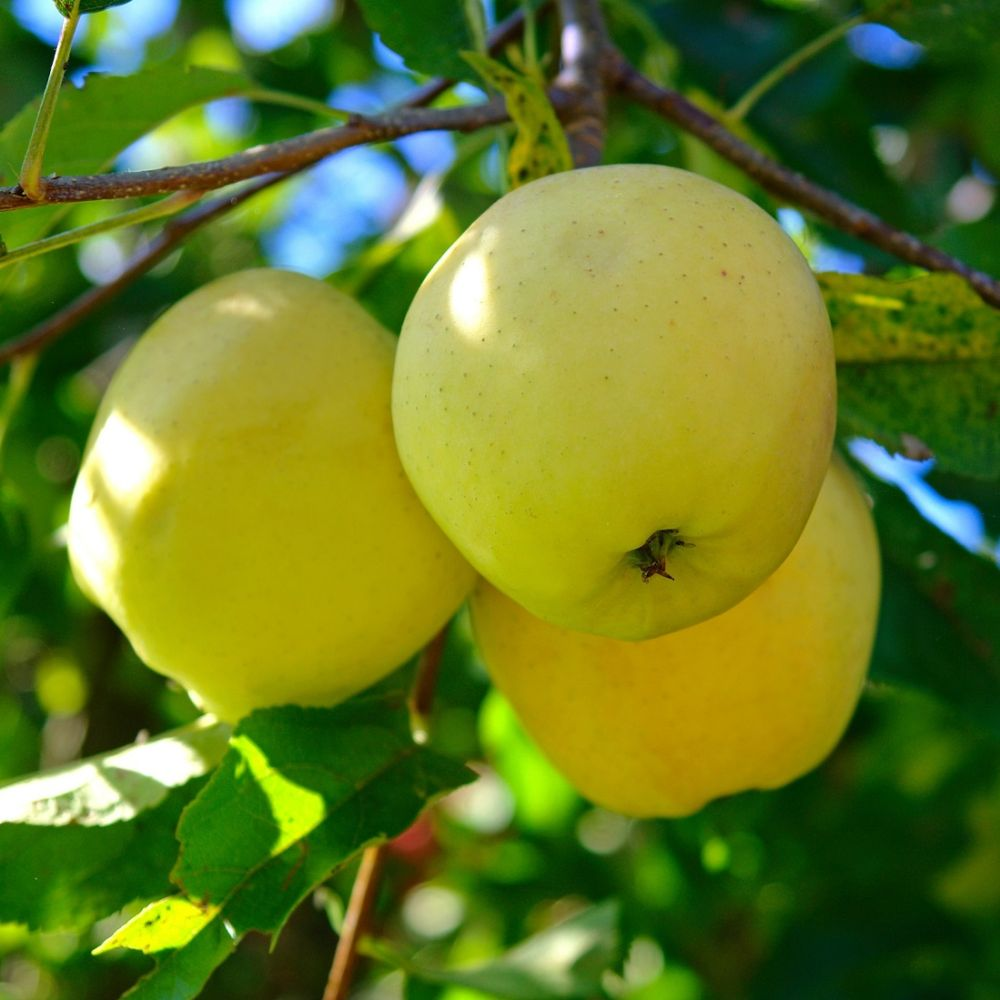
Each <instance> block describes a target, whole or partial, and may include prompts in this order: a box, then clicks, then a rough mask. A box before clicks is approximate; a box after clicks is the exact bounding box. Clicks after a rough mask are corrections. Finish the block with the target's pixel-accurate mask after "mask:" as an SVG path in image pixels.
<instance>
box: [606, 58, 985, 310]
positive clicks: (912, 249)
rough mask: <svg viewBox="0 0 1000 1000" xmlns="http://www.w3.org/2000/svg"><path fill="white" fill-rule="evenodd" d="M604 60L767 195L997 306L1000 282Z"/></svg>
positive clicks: (633, 90) (624, 66)
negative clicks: (951, 277)
mask: <svg viewBox="0 0 1000 1000" xmlns="http://www.w3.org/2000/svg"><path fill="white" fill-rule="evenodd" d="M608 61H609V64H610V72H611V74H612V76H613V78H614V79H615V80H617V82H618V85H619V86H620V87H621V89H622V90H623V91H624V92H625V93H626V94H628V95H629V96H630V97H632V98H633V99H634V100H636V101H638V102H639V103H640V104H644V105H645V106H646V107H648V108H650V109H651V110H652V111H655V112H656V113H657V114H658V115H660V116H661V117H663V118H665V119H667V120H668V121H670V122H673V123H674V124H675V125H677V126H679V127H680V128H682V129H684V131H685V132H690V133H691V134H692V135H694V136H696V137H697V138H699V139H701V141H702V142H704V143H705V144H706V145H708V146H711V148H712V149H714V150H715V151H716V152H717V153H718V154H719V155H720V156H722V157H724V158H725V159H727V160H729V161H730V162H731V163H734V164H735V165H736V166H738V167H739V168H740V169H741V170H742V171H743V172H744V173H746V174H748V175H749V176H750V177H752V178H753V179H754V180H756V181H757V183H758V184H760V186H761V187H763V188H765V189H766V190H768V191H770V192H771V193H772V194H775V195H778V196H779V197H781V198H783V199H785V200H787V201H789V202H790V203H792V204H794V205H798V206H799V207H800V208H804V209H807V210H808V211H810V212H812V213H813V214H814V215H816V216H818V217H819V218H821V219H825V220H826V221H827V222H829V223H831V224H832V225H834V226H836V227H837V228H838V229H840V230H842V231H844V232H846V233H850V234H851V235H852V236H856V237H858V239H861V240H864V241H865V242H867V243H870V244H871V245H872V246H875V247H878V248H879V249H880V250H885V251H886V252H887V253H890V254H893V255H894V256H896V257H898V258H899V259H900V260H905V261H907V262H908V263H910V264H916V265H917V266H918V267H923V268H926V269H927V270H928V271H951V272H953V273H955V274H958V275H961V276H962V277H963V278H965V280H966V281H968V283H969V284H970V285H971V287H972V288H973V289H974V290H975V291H976V292H977V293H978V294H979V296H980V297H981V298H982V299H983V301H984V302H988V303H989V304H990V305H991V306H996V307H998V308H1000V281H997V279H996V278H994V277H992V276H991V275H989V274H986V273H984V272H983V271H977V270H976V269H975V268H972V267H970V266H969V265H968V264H966V263H964V261H961V260H958V258H956V257H952V256H951V255H950V254H947V253H945V252H944V251H943V250H938V249H937V247H932V246H930V245H928V244H927V243H924V242H923V241H922V240H919V239H917V237H916V236H913V235H912V234H911V233H907V232H905V231H903V230H901V229H897V228H896V227H895V226H892V225H890V224H889V223H887V222H885V221H884V220H882V219H880V218H879V217H878V216H877V215H875V214H874V213H872V212H869V211H867V210H866V209H863V208H861V207H860V206H858V205H855V204H854V203H853V202H851V201H848V200H847V199H846V198H842V197H841V196H840V195H838V194H836V193H834V192H833V191H830V190H828V189H827V188H824V187H820V185H818V184H815V183H813V182H812V181H810V180H808V179H807V178H805V177H803V176H802V175H801V174H798V173H796V172H795V171H793V170H789V169H788V168H787V167H783V166H781V164H780V163H778V162H777V161H775V160H772V159H771V158H770V157H769V156H766V155H765V154H764V153H762V152H760V150H758V149H754V148H753V146H750V145H748V144H747V143H745V142H743V140H742V139H738V138H737V137H736V136H735V135H733V133H732V132H730V131H729V130H728V129H727V128H726V127H725V126H724V125H723V124H722V123H721V122H719V121H717V120H716V119H715V118H713V117H712V116H711V115H709V114H707V113H706V112H704V111H703V110H702V109H701V108H699V107H698V106H697V105H696V104H692V103H691V102H690V101H689V100H687V98H685V97H684V96H683V95H681V94H679V93H677V91H675V90H667V89H666V88H664V87H658V86H657V85H656V84H655V83H653V82H652V81H651V80H649V79H647V78H646V77H645V76H643V75H642V74H641V73H640V72H639V71H638V70H637V69H635V68H634V67H633V66H631V65H629V63H628V62H627V61H626V60H625V58H624V57H623V56H622V55H620V54H619V53H614V54H612V55H610V56H609V57H608Z"/></svg>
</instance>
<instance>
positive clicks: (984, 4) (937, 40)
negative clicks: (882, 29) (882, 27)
mask: <svg viewBox="0 0 1000 1000" xmlns="http://www.w3.org/2000/svg"><path fill="white" fill-rule="evenodd" d="M865 7H866V8H867V9H868V10H869V11H871V14H872V19H873V20H877V21H881V22H882V23H883V24H888V25H889V26H890V27H891V28H894V29H895V30H896V31H898V32H899V33H900V34H901V35H905V36H906V37H907V38H910V39H912V40H913V41H915V42H919V43H920V44H921V45H924V46H926V47H927V48H928V49H929V50H930V51H931V52H933V53H939V54H941V55H943V56H956V57H963V58H968V54H969V51H970V50H972V51H977V50H979V51H981V50H982V49H989V48H995V47H996V45H997V41H998V38H1000V35H998V33H997V24H1000V0H947V2H945V0H888V2H886V0H865Z"/></svg>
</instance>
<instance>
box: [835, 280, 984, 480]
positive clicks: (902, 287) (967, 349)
mask: <svg viewBox="0 0 1000 1000" xmlns="http://www.w3.org/2000/svg"><path fill="white" fill-rule="evenodd" d="M819 280H820V285H821V287H822V289H823V295H824V298H825V300H826V304H827V308H828V310H829V312H830V320H831V323H832V324H833V331H834V342H835V345H836V351H837V361H838V365H837V376H838V391H839V415H840V429H841V431H842V432H843V433H845V434H855V435H859V436H862V437H868V438H872V439H873V440H875V441H878V442H879V443H880V444H883V445H885V447H887V448H889V449H890V450H892V451H895V452H901V453H903V454H905V455H908V456H909V457H911V458H922V457H929V456H930V455H933V456H935V457H936V458H937V464H938V468H940V469H941V470H943V471H950V472H958V473H962V474H964V475H968V476H975V477H979V478H997V477H1000V312H998V311H997V310H995V309H992V308H990V307H989V306H987V305H985V304H984V303H983V302H982V300H980V298H979V297H978V296H977V295H976V294H975V293H974V292H972V291H971V289H969V288H968V286H967V285H966V284H965V282H964V281H962V279H961V278H959V277H957V276H956V275H943V274H934V275H928V276H926V277H923V278H917V279H915V280H912V281H902V282H894V281H887V280H885V279H882V278H871V277H864V276H861V275H846V274H823V275H820V276H819Z"/></svg>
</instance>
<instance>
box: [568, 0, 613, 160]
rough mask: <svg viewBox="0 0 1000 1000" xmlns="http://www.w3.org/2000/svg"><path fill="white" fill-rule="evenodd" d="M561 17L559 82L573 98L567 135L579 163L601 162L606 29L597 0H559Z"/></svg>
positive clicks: (603, 125) (606, 43)
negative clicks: (603, 63)
mask: <svg viewBox="0 0 1000 1000" xmlns="http://www.w3.org/2000/svg"><path fill="white" fill-rule="evenodd" d="M559 14H560V18H561V19H562V33H561V35H560V48H561V51H562V69H561V70H560V71H559V76H558V77H557V78H556V83H557V84H558V86H559V87H560V88H561V89H562V90H563V91H565V92H566V93H567V94H568V95H569V96H570V98H571V105H570V109H569V114H568V117H567V122H566V138H567V139H568V140H569V147H570V150H571V151H572V153H573V163H574V164H576V166H578V167H592V166H595V165H597V164H598V163H600V162H601V155H602V153H603V152H604V131H605V101H604V87H605V84H604V75H603V72H602V62H603V54H604V52H605V51H606V50H607V47H608V40H607V32H606V30H605V27H604V21H603V19H602V17H601V9H600V6H599V4H598V2H597V0H559Z"/></svg>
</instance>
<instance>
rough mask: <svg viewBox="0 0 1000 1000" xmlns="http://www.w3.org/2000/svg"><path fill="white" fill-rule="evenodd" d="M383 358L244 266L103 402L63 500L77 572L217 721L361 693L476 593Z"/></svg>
mask: <svg viewBox="0 0 1000 1000" xmlns="http://www.w3.org/2000/svg"><path fill="white" fill-rule="evenodd" d="M394 349H395V339H394V338H393V337H392V335H391V334H390V333H389V332H388V331H387V330H385V329H384V328H383V327H381V326H380V325H379V324H378V323H377V322H376V321H375V320H373V319H372V318H371V317H370V316H369V315H368V314H367V313H366V312H365V311H364V310H363V309H362V308H361V306H359V305H358V304H357V303H355V302H354V301H352V300H351V299H349V298H348V297H346V296H344V295H342V294H341V293H339V292H337V291H335V290H334V289H332V288H330V287H329V286H328V285H326V284H324V283H323V282H321V281H317V280H315V279H313V278H308V277H305V276H303V275H299V274H293V273H290V272H286V271H279V270H250V271H243V272H240V273H237V274H232V275H229V276H228V277H224V278H222V279H220V280H218V281H214V282H212V283H211V284H209V285H206V286H205V287H203V288H201V289H199V290H198V291H196V292H194V293H193V294H191V295H189V296H187V297H186V298H184V299H183V300H182V301H180V302H178V303H177V304H176V305H174V306H173V307H172V308H171V309H169V310H168V311H167V312H166V313H165V314H164V315H163V316H161V317H160V318H159V319H158V320H157V321H156V322H155V323H154V324H153V326H152V327H151V328H150V330H149V331H148V332H147V333H146V334H145V336H143V337H142V338H141V339H140V340H139V342H138V343H137V344H136V346H135V347H134V349H133V350H132V351H131V353H130V354H129V356H128V357H127V359H126V360H125V362H124V364H123V365H122V366H121V368H120V369H119V370H118V372H117V373H116V374H115V376H114V378H113V379H112V382H111V384H110V386H109V387H108V391H107V393H106V395H105V397H104V399H103V401H102V404H101V407H100V410H99V412H98V414H97V418H96V421H95V424H94V428H93V431H92V433H91V435H90V440H89V442H88V445H87V448H86V452H85V455H84V458H83V463H82V467H81V470H80V474H79V478H78V480H77V483H76V486H75V488H74V491H73V497H72V502H71V508H70V515H69V526H68V545H69V557H70V560H71V564H72V568H73V571H74V573H75V575H76V577H77V579H78V580H79V583H80V585H81V587H82V588H83V589H84V591H85V592H86V593H88V594H89V595H90V596H91V597H92V598H93V599H94V600H95V601H96V602H97V603H98V604H100V605H101V607H103V608H104V609H105V610H106V611H107V613H108V614H109V615H110V616H111V617H112V618H113V619H114V620H115V621H116V622H117V623H118V625H119V626H120V627H121V628H122V630H123V631H124V633H125V634H126V635H127V636H128V638H129V639H130V640H131V642H132V644H133V646H134V647H135V649H136V652H137V653H138V654H139V656H140V657H141V658H142V659H143V660H144V661H145V662H146V663H147V664H148V665H149V666H151V667H152V668H153V669H155V670H157V671H159V672H161V673H163V674H166V675H167V676H169V677H172V678H174V679H175V680H177V681H178V682H179V683H180V684H182V685H183V686H184V687H186V688H188V689H189V690H190V691H191V692H192V693H193V695H194V696H195V698H196V700H197V701H199V702H200V703H201V704H202V705H203V706H204V707H205V708H206V709H208V710H210V711H212V712H214V713H215V714H217V715H219V716H221V717H223V718H226V719H236V718H239V717H240V716H242V715H244V714H245V713H247V712H248V711H250V710H251V709H253V708H256V707H260V706H267V705H275V704H282V703H287V702H296V703H299V704H306V705H323V704H331V703H334V702H337V701H339V700H341V699H343V698H345V697H347V696H348V695H350V694H352V693H354V692H355V691H358V690H360V689H361V688H364V687H366V686H368V685H369V684H371V683H372V682H373V681H375V680H377V679H379V678H380V677H382V676H383V675H385V674H387V673H388V672H389V671H391V670H392V669H393V668H394V667H396V666H398V665H399V664H401V663H402V662H404V661H405V660H406V659H407V658H409V657H410V656H411V655H412V654H413V653H415V652H416V651H417V650H418V649H419V648H420V647H421V646H422V645H423V644H424V643H425V642H426V641H427V640H428V639H429V638H430V637H431V636H432V635H433V634H434V633H435V631H436V630H437V629H439V628H440V627H441V626H442V624H443V623H444V622H445V621H447V619H448V618H449V617H450V616H451V614H452V613H453V612H454V611H455V609H456V608H457V607H458V606H459V604H461V602H462V601H463V599H464V598H465V596H466V594H467V593H468V591H469V589H470V588H471V586H472V584H473V581H474V578H475V575H474V573H473V570H472V569H471V568H470V567H469V566H468V564H467V563H466V562H465V561H464V560H463V559H462V557H461V556H460V555H459V554H458V552H457V551H456V550H455V549H454V547H453V546H452V545H451V543H450V542H449V541H448V539H447V538H446V537H445V536H444V535H443V534H442V533H441V531H440V530H439V529H438V528H437V526H436V525H435V524H434V522H433V521H432V520H431V519H430V517H429V516H428V515H427V514H426V512H425V511H424V509H423V507H422V506H421V505H420V502H419V500H418V499H417V497H416V495H415V494H414V492H413V490H412V488H411V487H410V485H409V482H408V481H407V479H406V476H405V474H404V473H403V469H402V467H401V466H400V463H399V459H398V456H397V454H396V448H395V444H394V441H393V434H392V423H391V416H390V403H389V393H390V386H391V379H392V365H393V353H394Z"/></svg>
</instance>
